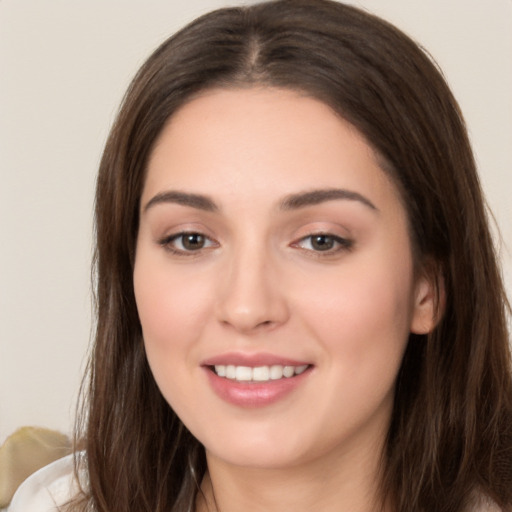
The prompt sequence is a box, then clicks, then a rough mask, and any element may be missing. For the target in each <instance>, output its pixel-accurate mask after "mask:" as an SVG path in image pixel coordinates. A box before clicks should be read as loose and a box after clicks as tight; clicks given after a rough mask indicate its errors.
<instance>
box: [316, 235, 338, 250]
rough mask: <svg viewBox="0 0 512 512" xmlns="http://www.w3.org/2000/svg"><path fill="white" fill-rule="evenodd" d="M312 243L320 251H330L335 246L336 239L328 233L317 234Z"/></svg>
mask: <svg viewBox="0 0 512 512" xmlns="http://www.w3.org/2000/svg"><path fill="white" fill-rule="evenodd" d="M311 245H312V246H313V247H314V248H315V249H317V250H318V251H328V250H329V249H332V248H333V246H334V240H333V239H332V238H331V237H330V236H327V235H316V236H314V237H313V239H312V241H311Z"/></svg>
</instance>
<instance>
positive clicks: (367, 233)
mask: <svg viewBox="0 0 512 512" xmlns="http://www.w3.org/2000/svg"><path fill="white" fill-rule="evenodd" d="M319 189H320V190H333V189H336V190H339V189H342V190H345V191H349V192H350V193H351V194H352V196H350V197H338V198H330V199H329V198H328V199H325V198H324V200H320V199H319V200H318V201H319V202H318V203H317V204H307V205H300V206H297V205H295V206H293V205H291V204H290V201H289V198H290V195H300V194H304V193H305V192H310V191H312V190H319ZM176 191H179V192H181V193H182V192H185V193H187V194H195V195H201V196H207V197H208V199H209V200H211V201H212V202H213V203H214V208H213V210H211V211H209V210H205V209H204V208H203V207H204V206H205V205H204V204H198V203H197V201H192V202H190V201H188V203H187V204H178V203H183V200H182V198H181V199H179V201H178V202H176V201H177V200H176V197H177V196H176V195H175V194H174V193H175V192H176ZM173 194H174V195H173ZM287 200H288V205H287V207H286V208H283V202H286V201H287ZM210 206H212V205H210ZM181 232H193V233H200V234H202V235H204V237H205V238H204V240H205V243H204V245H203V246H202V247H200V244H196V245H194V246H192V249H190V246H184V245H183V238H180V237H179V236H177V235H178V234H179V233H181ZM315 234H316V235H318V234H324V235H328V237H327V238H325V239H323V241H324V242H327V244H329V243H331V244H332V247H330V248H328V250H319V249H318V245H314V244H313V239H312V238H311V235H315ZM173 236H174V238H172V237H173ZM329 237H331V238H329ZM332 237H334V238H332ZM336 237H337V238H336ZM340 241H341V242H340ZM324 247H325V246H324ZM417 274H418V273H417V272H415V265H414V262H413V258H412V251H411V244H410V239H409V235H408V227H407V217H406V213H405V211H404V208H403V206H402V202H401V200H400V197H399V194H398V191H397V189H396V188H395V186H394V185H393V184H392V182H391V180H390V179H389V178H388V176H387V175H386V174H385V173H384V172H383V171H382V170H381V168H380V167H379V165H378V163H377V159H376V157H375V155H374V152H373V150H372V148H371V147H370V146H369V145H368V144H367V142H366V141H365V139H364V138H363V137H362V136H361V135H360V134H359V133H358V132H357V131H356V130H355V129H354V128H353V127H352V126H351V125H350V124H349V123H348V122H346V121H344V120H343V119H341V118H340V117H339V116H337V115H335V114H334V113H333V112H332V111H331V110H330V109H329V108H328V107H327V106H326V105H324V104H323V103H321V102H319V101H317V100H315V99H312V98H310V97H306V96H304V95H300V94H299V93H297V92H294V91H288V90H279V89H272V88H249V89H240V90H239V89H229V90H213V91H208V92H207V93H204V94H203V95H201V96H199V97H198V98H195V99H194V100H192V101H191V102H190V103H188V104H187V105H185V106H184V107H182V108H181V110H179V111H178V112H177V113H176V114H175V115H174V116H173V117H172V118H171V119H170V121H169V122H168V124H167V125H166V127H165V128H164V130H163V132H162V134H161V136H160V137H159V140H158V142H157V144H156V146H155V148H154V150H153V153H152V156H151V159H150V162H149V166H148V173H147V178H146V182H145V185H144V189H143V194H142V201H141V217H140V228H139V234H138V241H137V251H136V262H135V270H134V286H135V295H136V300H137V307H138V311H139V315H140V319H141V323H142V328H143V334H144V342H145V347H146V351H147V356H148V360H149V364H150V366H151V369H152V372H153V374H154V377H155V380H156V382H157V384H158V386H159V388H160V390H161V392H162V394H163V395H164V397H165V398H166V400H167V401H168V402H169V404H170V405H171V406H172V407H173V409H174V410H175V411H176V413H177V414H178V415H179V416H180V418H181V419H182V421H183V422H184V423H185V425H186V426H187V427H188V428H189V429H190V430H191V432H192V433H193V434H194V435H195V436H196V437H197V438H198V439H199V441H200V442H201V443H203V445H204V446H205V449H206V454H207V461H208V474H207V476H206V478H205V480H204V482H203V491H204V495H205V497H204V498H201V499H199V503H198V510H202V509H205V510H206V508H207V507H208V506H209V509H210V510H215V508H216V507H218V510H222V512H230V511H240V510H245V511H251V510H268V511H272V510H276V511H277V510H279V511H280V512H282V511H283V510H296V511H301V510H304V511H306V510H307V511H310V510H323V511H329V510H333V511H334V510H337V511H339V510H351V511H352V512H358V511H359V512H363V511H368V512H369V511H371V510H374V506H375V500H376V499H378V495H377V486H378V470H379V463H380V457H381V453H382V447H383V443H384V438H385V435H386V432H387V428H388V425H389V421H390V415H391V410H392V401H393V393H394V385H395V380H396V375H397V372H398V370H399V366H400V363H401V359H402V356H403V353H404V350H405V347H406V344H407V340H408V336H409V333H410V332H416V333H424V332H428V331H429V330H430V329H431V328H432V327H433V324H434V313H433V311H434V308H433V290H432V286H431V285H430V283H429V281H428V280H427V279H426V278H424V277H422V276H421V274H420V275H417ZM228 352H229V353H232V352H236V353H244V354H254V353H261V352H264V353H270V354H275V355H278V356H281V357H287V358H292V359H294V360H299V361H305V362H307V363H308V364H310V365H311V366H310V369H309V370H308V372H307V375H305V376H304V378H303V379H302V381H301V383H300V385H298V386H297V387H296V388H294V389H293V391H292V392H291V393H288V394H287V395H286V396H285V397H284V398H282V399H280V400H278V401H277V402H275V403H272V404H270V405H265V406H261V407H240V406H237V405H234V404H231V403H228V402H226V401H225V400H223V399H222V398H220V397H219V396H218V395H217V394H216V393H215V392H214V391H213V390H212V387H211V386H210V384H209V379H208V378H207V374H206V372H207V370H205V368H204V367H203V366H202V363H203V362H204V361H205V360H206V359H208V358H211V357H214V356H217V355H219V354H225V353H228Z"/></svg>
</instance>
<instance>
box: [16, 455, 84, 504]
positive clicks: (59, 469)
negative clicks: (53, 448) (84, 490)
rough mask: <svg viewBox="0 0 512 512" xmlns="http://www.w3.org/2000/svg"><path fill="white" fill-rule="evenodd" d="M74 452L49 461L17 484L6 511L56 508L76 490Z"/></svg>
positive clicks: (74, 494)
mask: <svg viewBox="0 0 512 512" xmlns="http://www.w3.org/2000/svg"><path fill="white" fill-rule="evenodd" d="M78 490H79V486H78V483H77V481H76V479H75V474H74V470H73V455H68V456H67V457H63V458H62V459H59V460H56V461H55V462H52V463H51V464H49V465H48V466H45V467H44V468H41V469H40V470H38V471H36V472H35V473H33V474H32V475H30V476H29V477H28V478H27V479H26V480H25V481H24V482H23V483H22V484H21V485H20V487H18V489H17V491H16V493H15V494H14V496H13V498H12V501H11V503H10V505H9V507H8V508H7V512H59V507H62V506H63V505H64V504H65V503H67V502H68V501H69V500H70V499H71V498H73V497H75V496H76V495H77V493H78Z"/></svg>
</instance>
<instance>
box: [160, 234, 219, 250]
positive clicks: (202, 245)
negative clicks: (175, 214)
mask: <svg viewBox="0 0 512 512" xmlns="http://www.w3.org/2000/svg"><path fill="white" fill-rule="evenodd" d="M159 244H160V245H161V246H162V247H164V248H165V249H167V250H169V251H171V252H173V253H175V254H182V255H185V254H187V253H189V254H190V253H193V252H199V251H201V250H202V249H208V248H210V247H215V246H216V245H217V244H216V242H215V241H214V240H212V239H211V238H208V237H207V236H206V235H203V234H202V233H196V232H193V231H190V232H182V233H176V234H174V235H171V236H168V237H165V238H163V239H162V240H160V241H159Z"/></svg>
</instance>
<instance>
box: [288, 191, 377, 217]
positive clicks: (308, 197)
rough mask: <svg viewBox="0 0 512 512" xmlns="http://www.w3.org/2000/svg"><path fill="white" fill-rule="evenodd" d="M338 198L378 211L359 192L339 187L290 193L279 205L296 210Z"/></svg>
mask: <svg viewBox="0 0 512 512" xmlns="http://www.w3.org/2000/svg"><path fill="white" fill-rule="evenodd" d="M339 199H342V200H348V201H358V202H359V203H361V204H363V205H364V206H366V207H368V208H370V209H371V210H374V211H376V212H378V211H379V209H378V208H377V207H376V206H375V205H374V204H373V203H372V202H371V201H370V200H369V199H368V198H366V197H365V196H363V195H361V194H359V193H358V192H353V191H352V190H346V189H341V188H327V189H320V190H311V191H308V192H302V193H298V194H292V195H289V196H287V197H285V198H284V200H283V201H282V202H281V205H280V206H281V209H282V210H297V209H299V208H305V207H307V206H313V205H316V204H320V203H324V202H326V201H333V200H339Z"/></svg>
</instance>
